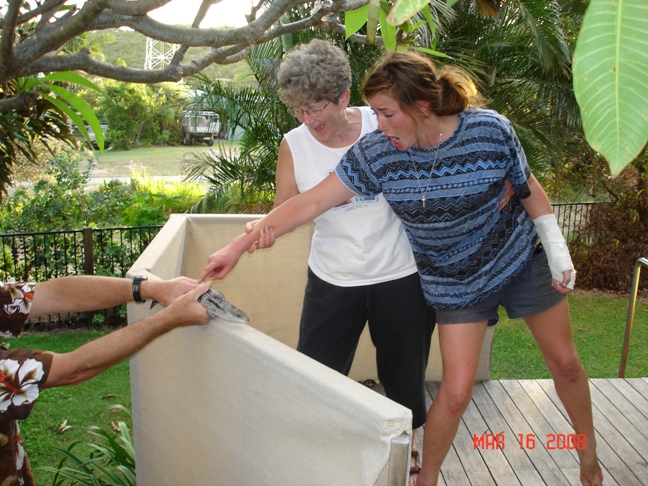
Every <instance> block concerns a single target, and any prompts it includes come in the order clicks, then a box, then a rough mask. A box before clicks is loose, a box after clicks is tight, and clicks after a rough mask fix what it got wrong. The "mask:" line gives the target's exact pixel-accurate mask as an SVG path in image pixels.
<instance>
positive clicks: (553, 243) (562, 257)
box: [533, 214, 576, 289]
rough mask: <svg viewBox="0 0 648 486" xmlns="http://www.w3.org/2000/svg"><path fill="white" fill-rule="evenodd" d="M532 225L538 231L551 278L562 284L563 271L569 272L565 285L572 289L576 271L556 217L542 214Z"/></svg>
mask: <svg viewBox="0 0 648 486" xmlns="http://www.w3.org/2000/svg"><path fill="white" fill-rule="evenodd" d="M533 223H534V224H535V226H536V229H537V230H538V234H539V235H540V241H541V242H542V246H543V247H544V250H545V253H546V254H547V260H549V269H550V270H551V276H552V277H553V278H555V279H556V280H558V281H559V282H562V281H563V278H564V277H563V272H564V271H565V270H571V280H570V281H569V283H568V284H567V287H568V288H570V289H573V288H574V283H575V282H576V271H575V270H574V264H573V263H572V260H571V256H570V255H569V249H568V248H567V243H566V242H565V238H563V235H562V232H561V231H560V228H559V227H558V221H556V216H554V215H553V214H543V215H542V216H540V217H538V218H536V219H534V220H533Z"/></svg>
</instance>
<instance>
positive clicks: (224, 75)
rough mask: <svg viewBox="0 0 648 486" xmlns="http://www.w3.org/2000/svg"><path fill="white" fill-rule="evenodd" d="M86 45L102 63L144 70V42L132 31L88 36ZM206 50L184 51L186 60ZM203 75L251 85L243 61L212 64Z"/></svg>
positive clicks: (249, 74) (203, 48)
mask: <svg viewBox="0 0 648 486" xmlns="http://www.w3.org/2000/svg"><path fill="white" fill-rule="evenodd" d="M90 42H94V43H96V44H97V45H98V47H99V50H100V51H101V52H102V53H103V55H104V56H105V58H106V61H108V62H110V63H111V64H120V63H125V64H126V65H127V66H130V67H134V68H144V62H145V57H146V38H145V37H144V36H142V35H141V34H139V33H137V32H135V31H133V30H126V29H108V30H105V31H103V32H102V33H101V34H94V35H93V36H91V37H90V38H89V43H90ZM207 49H208V48H206V47H200V48H191V49H189V50H188V51H187V55H186V59H187V60H191V59H195V58H196V57H198V56H199V55H200V54H201V53H203V52H205V51H206V50H207ZM203 73H204V74H206V75H207V76H208V77H210V78H211V79H230V80H233V81H236V82H237V83H238V84H241V85H246V84H250V85H252V84H254V81H253V80H250V79H249V78H250V76H251V71H250V69H249V67H248V65H247V63H245V61H240V62H237V63H234V64H225V65H220V64H213V65H211V66H209V67H208V68H207V69H205V70H204V71H203Z"/></svg>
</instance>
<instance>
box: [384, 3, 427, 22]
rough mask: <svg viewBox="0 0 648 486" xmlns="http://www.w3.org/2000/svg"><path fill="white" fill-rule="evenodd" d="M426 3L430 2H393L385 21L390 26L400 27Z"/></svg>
mask: <svg viewBox="0 0 648 486" xmlns="http://www.w3.org/2000/svg"><path fill="white" fill-rule="evenodd" d="M428 3H430V0H395V1H394V7H393V8H392V9H391V12H389V15H388V16H387V20H388V21H389V23H390V24H392V25H400V24H402V23H403V22H406V21H408V20H409V19H411V18H412V17H414V15H415V14H416V13H417V12H418V11H419V10H421V9H422V8H423V7H425V6H426V5H427V4H428Z"/></svg>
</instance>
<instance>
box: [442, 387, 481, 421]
mask: <svg viewBox="0 0 648 486" xmlns="http://www.w3.org/2000/svg"><path fill="white" fill-rule="evenodd" d="M444 388H445V389H444ZM472 392H473V384H472V382H471V383H469V384H463V385H460V386H458V385H457V384H456V383H455V384H453V385H448V386H446V387H444V386H443V382H442V384H441V388H440V390H439V395H440V396H439V397H438V398H442V403H443V405H444V407H445V409H446V411H447V413H449V414H451V415H458V416H461V415H463V413H464V412H465V410H466V408H468V405H469V404H470V400H471V398H472Z"/></svg>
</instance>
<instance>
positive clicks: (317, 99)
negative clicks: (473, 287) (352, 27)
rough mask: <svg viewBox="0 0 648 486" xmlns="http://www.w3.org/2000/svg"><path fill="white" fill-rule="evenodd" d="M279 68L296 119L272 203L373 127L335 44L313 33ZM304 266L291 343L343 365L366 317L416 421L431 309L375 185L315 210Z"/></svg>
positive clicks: (421, 414)
mask: <svg viewBox="0 0 648 486" xmlns="http://www.w3.org/2000/svg"><path fill="white" fill-rule="evenodd" d="M277 78H278V82H279V97H280V99H281V101H283V102H284V103H285V104H286V105H288V107H289V110H290V112H291V113H292V114H293V115H294V116H295V117H297V119H298V120H299V121H301V122H302V124H301V125H300V126H299V127H297V128H295V129H294V130H292V131H290V132H288V133H287V134H285V136H284V138H283V140H282V143H281V148H280V150H279V160H278V163H277V196H276V199H275V207H276V206H279V205H280V204H281V203H283V202H284V201H286V200H287V199H290V198H291V197H293V196H295V195H297V194H299V193H301V192H304V191H307V190H308V189H310V188H311V187H313V186H315V185H317V184H318V183H319V182H320V181H322V180H323V179H324V178H326V176H327V175H329V174H330V173H331V172H332V171H333V170H334V169H335V167H336V166H337V164H338V162H339V161H340V158H341V157H342V156H343V155H344V153H345V152H346V151H347V150H348V149H349V148H350V147H351V146H352V145H353V144H354V143H355V142H356V141H357V140H359V139H360V138H361V137H362V136H363V135H365V134H366V133H370V132H373V131H374V130H376V128H377V123H376V117H375V115H374V113H373V112H372V111H371V109H370V108H368V107H351V106H349V102H350V97H351V92H350V89H349V88H350V86H351V68H350V66H349V61H348V59H347V56H346V54H345V52H344V51H343V50H342V49H340V48H339V47H337V46H335V45H332V44H331V43H329V42H326V41H323V40H318V39H315V40H313V41H311V42H310V43H308V44H303V45H300V46H297V47H296V48H294V49H293V50H292V51H290V52H289V53H288V54H287V55H286V57H285V59H284V61H283V62H282V64H281V66H280V68H279V73H278V76H277ZM308 266H309V268H308V282H307V285H306V290H305V295H304V306H303V309H302V316H301V323H300V332H299V342H298V345H297V349H298V351H301V352H303V353H304V354H306V355H308V356H310V357H312V358H314V359H316V360H317V361H319V362H321V363H323V364H325V365H327V366H329V367H331V368H333V369H335V370H337V371H339V372H340V373H344V374H348V373H349V371H350V369H351V364H352V362H353V357H354V354H355V350H356V347H357V345H358V340H359V339H360V334H361V333H362V331H363V329H364V327H365V324H367V323H368V324H369V331H370V334H371V339H372V341H373V344H374V345H375V347H376V362H377V368H378V378H379V380H380V382H381V383H382V385H383V386H384V388H385V392H386V394H387V396H388V397H389V398H391V399H392V400H394V401H396V402H398V403H400V404H402V405H404V406H405V407H407V408H409V409H411V410H412V413H413V423H412V428H413V429H416V428H418V427H420V426H421V425H423V423H424V421H425V415H426V406H425V370H426V368H427V362H428V354H429V351H430V339H431V336H432V331H433V329H434V323H435V319H434V311H433V310H432V309H431V308H430V307H428V306H427V305H426V304H425V300H424V298H423V293H422V291H421V284H420V280H419V277H418V273H417V269H416V263H415V261H414V257H413V254H412V249H411V247H410V244H409V241H408V239H407V237H406V235H405V232H404V231H403V227H402V225H401V223H400V221H399V220H398V219H397V218H396V216H395V215H394V213H393V211H392V210H391V209H390V207H389V205H388V204H387V203H386V202H385V200H384V198H383V197H382V195H379V196H378V197H369V198H364V197H353V198H351V199H349V200H348V201H346V202H345V203H344V204H342V205H340V206H338V207H336V208H333V209H330V210H329V211H326V212H325V213H324V214H322V215H321V216H319V217H318V218H316V219H315V231H314V235H313V240H312V244H311V251H310V255H309V259H308ZM416 454H417V453H416V451H415V450H414V452H413V455H414V457H413V459H412V462H413V466H412V467H413V468H414V469H416V468H417V466H416Z"/></svg>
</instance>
